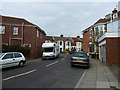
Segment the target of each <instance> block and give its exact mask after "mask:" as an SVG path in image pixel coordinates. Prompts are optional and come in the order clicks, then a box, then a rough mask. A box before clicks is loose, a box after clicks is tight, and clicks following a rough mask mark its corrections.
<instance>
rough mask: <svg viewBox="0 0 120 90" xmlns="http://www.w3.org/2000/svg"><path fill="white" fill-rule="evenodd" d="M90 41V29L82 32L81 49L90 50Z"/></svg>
mask: <svg viewBox="0 0 120 90" xmlns="http://www.w3.org/2000/svg"><path fill="white" fill-rule="evenodd" d="M90 41H92V38H90V31H87V32H84V33H83V46H82V47H83V51H85V52H90V46H89V42H90Z"/></svg>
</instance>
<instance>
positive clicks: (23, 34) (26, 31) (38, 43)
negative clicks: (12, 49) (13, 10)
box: [0, 17, 45, 58]
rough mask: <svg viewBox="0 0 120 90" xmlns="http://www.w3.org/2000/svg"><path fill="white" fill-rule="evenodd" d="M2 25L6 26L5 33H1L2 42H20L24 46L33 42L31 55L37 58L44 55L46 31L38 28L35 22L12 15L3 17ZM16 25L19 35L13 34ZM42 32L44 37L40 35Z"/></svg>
mask: <svg viewBox="0 0 120 90" xmlns="http://www.w3.org/2000/svg"><path fill="white" fill-rule="evenodd" d="M21 20H22V21H21ZM7 21H8V22H7ZM10 21H11V22H10ZM13 22H14V23H13ZM21 22H22V23H24V26H22V24H20V23H21ZM4 23H7V24H4ZM1 26H5V34H2V35H0V36H1V37H2V43H7V44H8V45H11V44H18V45H22V46H23V44H31V47H30V49H31V53H30V57H31V58H37V57H40V56H41V55H42V43H43V42H45V32H44V31H42V30H40V28H39V30H38V28H36V27H35V25H34V24H32V23H30V22H28V21H26V20H23V19H19V18H11V17H3V24H1ZM14 27H18V35H13V30H14ZM37 30H38V31H39V37H37ZM40 33H41V35H42V38H41V37H40ZM15 38H18V39H19V40H18V39H15ZM22 38H23V39H22Z"/></svg>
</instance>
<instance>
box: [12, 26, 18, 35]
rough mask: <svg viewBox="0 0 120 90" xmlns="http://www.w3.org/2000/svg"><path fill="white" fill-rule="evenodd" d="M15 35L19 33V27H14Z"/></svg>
mask: <svg viewBox="0 0 120 90" xmlns="http://www.w3.org/2000/svg"><path fill="white" fill-rule="evenodd" d="M13 35H18V27H14V29H13Z"/></svg>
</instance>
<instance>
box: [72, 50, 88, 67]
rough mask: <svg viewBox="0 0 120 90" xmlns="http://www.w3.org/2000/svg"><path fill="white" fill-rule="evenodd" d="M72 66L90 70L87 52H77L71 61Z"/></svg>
mask: <svg viewBox="0 0 120 90" xmlns="http://www.w3.org/2000/svg"><path fill="white" fill-rule="evenodd" d="M70 62H71V66H75V65H77V66H84V67H87V68H89V56H88V55H87V53H85V52H75V53H74V54H73V56H72V58H71V60H70Z"/></svg>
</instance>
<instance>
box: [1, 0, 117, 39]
mask: <svg viewBox="0 0 120 90" xmlns="http://www.w3.org/2000/svg"><path fill="white" fill-rule="evenodd" d="M116 5H117V2H4V3H2V15H5V16H11V17H18V18H24V19H26V20H28V21H30V22H32V23H34V24H36V25H38V26H39V27H40V28H42V29H43V30H44V31H45V32H46V34H47V35H53V36H59V35H60V34H63V35H64V36H68V37H69V36H77V35H80V36H81V37H82V32H81V31H82V30H84V29H85V28H87V27H89V26H90V25H92V24H94V23H95V22H96V21H97V20H98V19H100V18H104V16H105V15H106V14H108V13H111V11H112V10H113V9H114V8H115V7H116Z"/></svg>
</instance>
